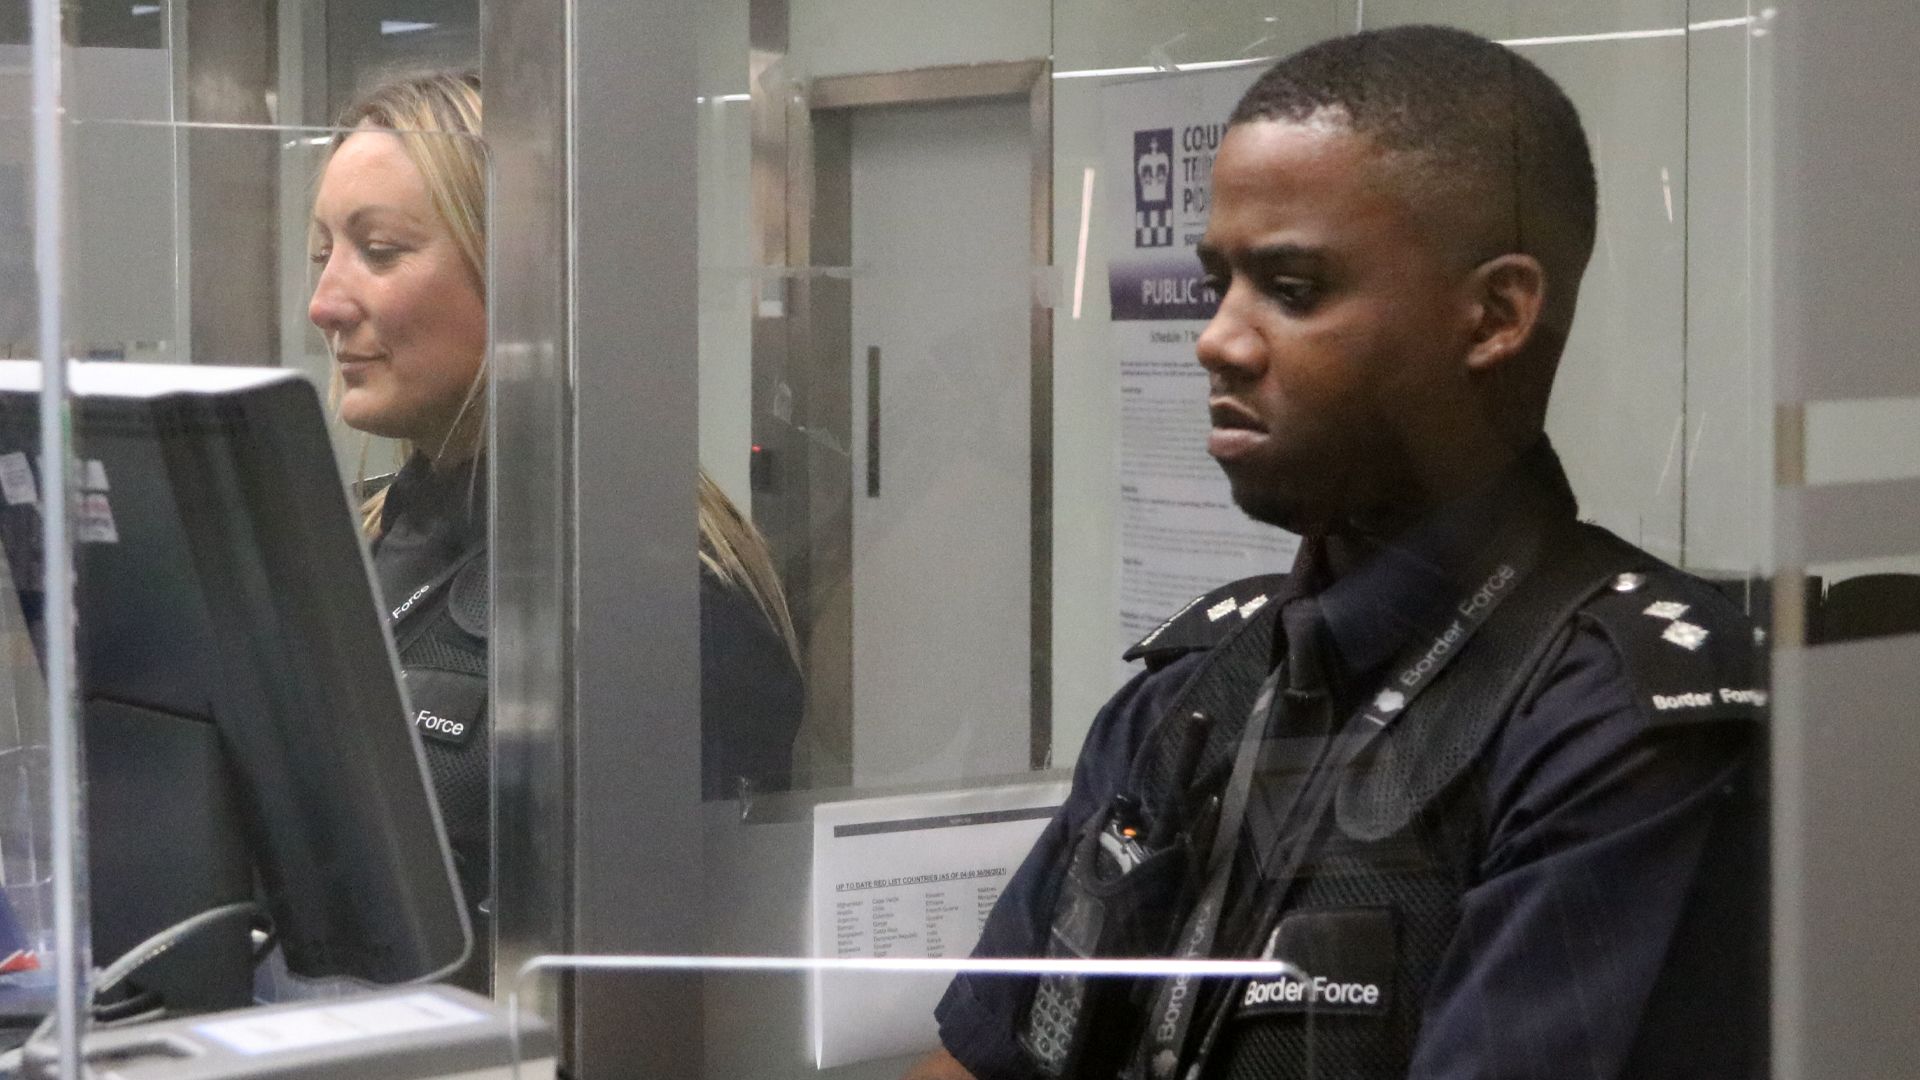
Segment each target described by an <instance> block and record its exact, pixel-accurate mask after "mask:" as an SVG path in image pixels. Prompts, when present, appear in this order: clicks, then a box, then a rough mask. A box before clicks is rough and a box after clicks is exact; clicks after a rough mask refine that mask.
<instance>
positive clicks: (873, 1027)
mask: <svg viewBox="0 0 1920 1080" xmlns="http://www.w3.org/2000/svg"><path fill="white" fill-rule="evenodd" d="M1066 797H1067V784H1066V783H1065V782H1064V781H1058V782H1049V783H1035V784H1017V785H1010V786H1006V787H996V788H984V789H977V790H969V791H951V792H940V793H936V794H930V795H910V796H895V797H889V798H881V799H858V800H854V801H851V802H840V803H827V804H823V805H821V806H817V807H815V808H814V812H813V947H814V955H816V956H823V957H842V958H854V957H932V958H941V957H952V958H960V957H965V956H967V955H968V954H969V953H971V952H972V951H973V946H974V943H975V942H976V941H978V940H979V937H980V927H981V924H982V923H984V922H985V921H986V918H987V913H988V912H989V911H991V910H992V909H993V904H994V901H996V900H998V899H999V898H1000V892H1001V890H1003V889H1004V888H1006V885H1007V879H1008V878H1010V877H1012V876H1013V872H1014V870H1015V869H1017V868H1018V867H1019V865H1020V862H1021V860H1022V859H1025V858H1026V856H1027V851H1028V850H1029V849H1030V848H1032V847H1033V842H1034V840H1035V839H1037V838H1038V837H1039V835H1040V831H1041V830H1042V829H1043V828H1045V827H1046V824H1047V822H1048V821H1049V820H1050V819H1051V818H1052V817H1053V814H1054V811H1055V810H1057V809H1058V808H1059V806H1060V803H1061V802H1062V801H1064V800H1065V799H1066ZM949 979H950V976H948V975H946V974H913V975H899V974H892V973H866V972H823V973H820V974H818V975H816V976H815V978H814V982H813V1001H812V1015H813V1046H814V1062H815V1064H816V1066H818V1067H819V1068H823V1069H824V1068H829V1067H831V1066H835V1065H846V1064H851V1063H853V1062H856V1061H869V1060H873V1059H875V1058H886V1057H897V1056H899V1055H902V1054H911V1053H915V1052H919V1051H926V1050H931V1049H933V1048H934V1047H935V1046H936V1045H938V1037H937V1035H936V1034H935V1028H934V1022H933V1007H934V1005H935V1004H936V1003H937V1002H938V1001H939V1000H940V995H941V993H942V992H944V991H945V989H946V985H947V983H948V981H949Z"/></svg>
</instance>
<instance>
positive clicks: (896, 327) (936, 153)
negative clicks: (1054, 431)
mask: <svg viewBox="0 0 1920 1080" xmlns="http://www.w3.org/2000/svg"><path fill="white" fill-rule="evenodd" d="M850 135H851V138H850V168H851V183H852V192H851V194H852V240H853V243H852V261H853V266H854V281H853V289H852V298H853V303H852V307H853V311H852V322H851V325H852V345H853V351H854V355H853V357H852V363H851V365H850V367H851V373H852V384H853V385H852V387H851V392H852V405H853V410H852V419H853V424H852V429H853V432H854V434H855V439H856V450H855V453H854V454H853V455H852V456H851V457H852V460H851V466H852V469H853V477H852V482H853V651H852V654H853V781H854V783H855V785H856V786H860V787H868V786H878V785H891V784H900V783H921V782H940V781H950V780H956V779H960V778H963V777H968V776H983V775H991V774H995V773H1011V772H1017V771H1021V770H1024V769H1025V768H1027V764H1028V761H1027V757H1028V728H1029V724H1030V721H1031V717H1030V681H1031V680H1030V676H1029V655H1028V653H1029V645H1030V642H1029V636H1030V635H1029V630H1028V617H1029V612H1028V607H1029V605H1030V602H1031V601H1030V595H1031V590H1030V584H1029V577H1030V573H1031V570H1030V567H1031V558H1030V550H1031V549H1030V535H1029V529H1030V527H1031V525H1030V511H1029V483H1030V475H1029V474H1030V469H1031V467H1030V462H1029V447H1028V443H1029V438H1030V436H1029V425H1030V416H1029V410H1028V401H1029V375H1030V364H1031V362H1032V361H1031V350H1030V343H1029V329H1028V328H1029V311H1030V303H1031V295H1032V293H1031V285H1030V281H1031V275H1030V272H1029V268H1028V263H1029V255H1028V252H1029V251H1030V249H1031V248H1030V245H1031V240H1030V236H1029V229H1030V227H1031V226H1030V221H1031V199H1032V194H1031V192H1032V188H1031V169H1032V148H1031V147H1030V145H1029V140H1030V139H1031V138H1032V125H1031V120H1030V117H1029V112H1028V107H1027V104H1026V102H1025V101H1024V100H1012V101H1008V100H999V101H994V100H989V101H975V102H961V103H953V104H943V105H912V106H876V107H868V108H860V109H857V110H854V115H853V116H852V117H851V127H850Z"/></svg>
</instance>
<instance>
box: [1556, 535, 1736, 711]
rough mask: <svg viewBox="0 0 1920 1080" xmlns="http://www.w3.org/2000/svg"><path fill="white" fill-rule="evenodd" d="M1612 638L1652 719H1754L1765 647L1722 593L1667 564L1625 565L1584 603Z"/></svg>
mask: <svg viewBox="0 0 1920 1080" xmlns="http://www.w3.org/2000/svg"><path fill="white" fill-rule="evenodd" d="M1581 610H1582V611H1583V612H1584V613H1585V614H1587V615H1589V616H1591V617H1592V619H1593V620H1594V621H1595V622H1596V623H1598V624H1599V625H1600V626H1601V627H1602V628H1603V629H1605V631H1606V632H1607V635H1608V636H1609V637H1610V638H1612V640H1613V643H1614V647H1615V648H1616V649H1617V650H1618V651H1619V653H1620V657H1621V659H1622V662H1623V663H1624V664H1625V665H1626V669H1627V677H1628V678H1629V679H1630V680H1632V683H1633V693H1634V696H1635V698H1636V700H1637V701H1638V702H1639V704H1640V708H1641V712H1642V713H1643V714H1644V715H1645V716H1646V717H1647V720H1648V722H1649V723H1653V724H1660V725H1665V724H1681V723H1693V722H1697V721H1706V720H1759V719H1761V718H1762V717H1763V716H1764V715H1765V711H1766V706H1767V701H1768V694H1767V687H1766V680H1765V677H1764V671H1763V665H1762V663H1761V660H1762V655H1763V654H1762V649H1761V645H1760V641H1759V638H1758V637H1757V636H1756V634H1755V633H1754V628H1753V624H1752V623H1751V622H1749V621H1748V619H1747V617H1746V615H1744V614H1743V613H1742V612H1741V611H1740V609H1739V608H1738V607H1736V606H1735V605H1734V603H1733V601H1732V600H1730V599H1728V598H1727V596H1726V594H1724V593H1722V592H1721V591H1720V590H1718V589H1716V588H1714V587H1713V586H1712V585H1710V584H1708V583H1707V582H1705V581H1702V580H1700V579H1699V578H1696V577H1694V576H1692V575H1691V574H1687V573H1684V572H1682V571H1679V570H1675V569H1673V568H1672V567H1667V566H1655V567H1649V568H1648V569H1646V570H1644V571H1633V572H1629V573H1624V574H1621V575H1619V576H1618V577H1616V578H1614V579H1613V580H1612V581H1611V582H1609V583H1608V584H1607V585H1606V586H1605V587H1603V588H1602V589H1601V590H1600V591H1599V592H1598V593H1596V594H1595V595H1594V597H1593V598H1592V599H1591V600H1589V601H1588V602H1587V603H1586V604H1585V605H1584V606H1583V607H1582V609H1581Z"/></svg>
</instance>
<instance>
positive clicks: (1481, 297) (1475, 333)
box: [1467, 253, 1547, 372]
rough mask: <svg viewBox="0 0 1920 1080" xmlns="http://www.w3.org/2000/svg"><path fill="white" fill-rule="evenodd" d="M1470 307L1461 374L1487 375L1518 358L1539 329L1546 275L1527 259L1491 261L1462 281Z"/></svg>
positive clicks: (1508, 256)
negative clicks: (1464, 365)
mask: <svg viewBox="0 0 1920 1080" xmlns="http://www.w3.org/2000/svg"><path fill="white" fill-rule="evenodd" d="M1467 292H1468V296H1469V297H1470V298H1471V301H1472V304H1473V307H1472V310H1471V314H1470V319H1471V326H1470V327H1469V332H1468V346H1469V347H1468V350H1467V368H1468V370H1470V371H1474V372H1486V371H1492V370H1494V369H1495V368H1498V367H1499V366H1500V365H1502V364H1504V363H1506V362H1507V361H1508V360H1511V359H1513V358H1514V357H1516V356H1519V355H1521V354H1522V353H1524V352H1525V351H1526V349H1527V345H1528V343H1529V342H1531V341H1532V340H1533V337H1534V333H1535V332H1536V331H1537V330H1538V329H1539V326H1540V318H1541V312H1542V311H1544V310H1545V308H1546V303H1547V270H1546V267H1544V266H1542V265H1541V264H1540V260H1539V259H1536V258H1534V257H1533V256H1531V255H1521V254H1517V253H1510V254H1506V255H1496V256H1494V257H1493V258H1491V259H1488V260H1487V261H1486V262H1483V263H1481V264H1480V265H1479V266H1477V267H1475V268H1474V269H1473V272H1472V274H1471V275H1469V277H1468V280H1467Z"/></svg>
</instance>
